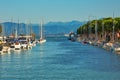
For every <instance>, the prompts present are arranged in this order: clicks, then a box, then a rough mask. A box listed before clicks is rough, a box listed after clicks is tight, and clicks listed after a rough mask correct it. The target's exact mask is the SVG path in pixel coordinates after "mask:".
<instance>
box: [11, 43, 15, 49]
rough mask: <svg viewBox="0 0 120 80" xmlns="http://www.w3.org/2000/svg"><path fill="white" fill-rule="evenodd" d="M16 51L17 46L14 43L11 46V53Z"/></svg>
mask: <svg viewBox="0 0 120 80" xmlns="http://www.w3.org/2000/svg"><path fill="white" fill-rule="evenodd" d="M14 50H15V45H14V43H12V44H11V45H10V51H14Z"/></svg>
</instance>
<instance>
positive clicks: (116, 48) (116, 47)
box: [113, 44, 120, 52]
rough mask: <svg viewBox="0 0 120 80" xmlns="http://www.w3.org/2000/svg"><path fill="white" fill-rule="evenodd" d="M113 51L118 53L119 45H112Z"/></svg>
mask: <svg viewBox="0 0 120 80" xmlns="http://www.w3.org/2000/svg"><path fill="white" fill-rule="evenodd" d="M113 51H114V52H120V45H119V44H114V45H113Z"/></svg>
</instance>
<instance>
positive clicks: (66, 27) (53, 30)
mask: <svg viewBox="0 0 120 80" xmlns="http://www.w3.org/2000/svg"><path fill="white" fill-rule="evenodd" d="M84 23H85V22H79V21H71V22H49V23H47V24H44V26H43V28H44V32H45V34H65V33H69V32H70V31H74V32H76V30H77V28H79V27H80V26H81V25H83V24H84ZM2 25H3V26H4V32H5V34H6V35H9V34H11V33H13V32H14V30H15V29H17V31H18V33H19V34H26V33H28V32H30V26H32V27H31V30H32V32H34V33H35V34H36V35H39V34H40V27H39V25H38V24H32V25H26V24H24V23H19V24H18V23H13V22H4V23H2Z"/></svg>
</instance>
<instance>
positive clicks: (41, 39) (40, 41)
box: [39, 20, 46, 43]
mask: <svg viewBox="0 0 120 80" xmlns="http://www.w3.org/2000/svg"><path fill="white" fill-rule="evenodd" d="M42 27H43V24H42V20H41V35H40V40H39V43H45V42H46V39H44V38H43V28H42Z"/></svg>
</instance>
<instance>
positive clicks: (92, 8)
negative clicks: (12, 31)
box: [0, 0, 120, 23]
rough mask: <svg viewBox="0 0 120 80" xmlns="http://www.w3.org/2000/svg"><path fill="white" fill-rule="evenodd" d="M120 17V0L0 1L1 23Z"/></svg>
mask: <svg viewBox="0 0 120 80" xmlns="http://www.w3.org/2000/svg"><path fill="white" fill-rule="evenodd" d="M113 12H114V13H115V16H120V0H0V22H3V21H10V20H11V18H13V21H17V20H18V19H19V20H20V21H21V22H28V21H31V22H33V23H38V22H39V21H40V20H41V16H42V17H43V18H44V21H45V22H49V21H55V22H57V21H63V22H66V21H72V20H79V21H86V20H87V19H88V16H90V15H92V16H97V18H101V17H108V16H112V15H113Z"/></svg>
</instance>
